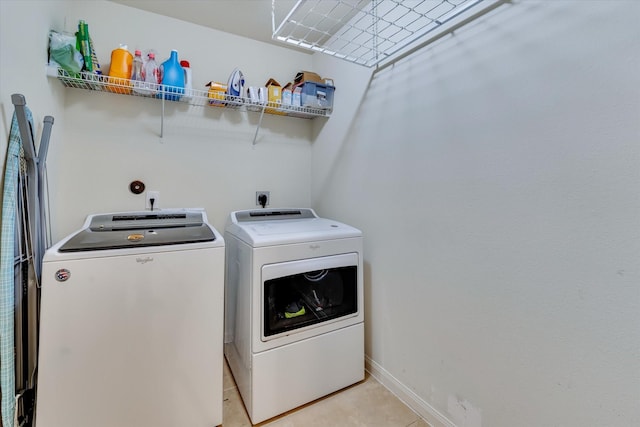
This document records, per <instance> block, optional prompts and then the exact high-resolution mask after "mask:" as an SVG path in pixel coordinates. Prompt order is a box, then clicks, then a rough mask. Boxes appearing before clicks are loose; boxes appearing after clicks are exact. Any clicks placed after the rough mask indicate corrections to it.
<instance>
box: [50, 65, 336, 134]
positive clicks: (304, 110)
mask: <svg viewBox="0 0 640 427" xmlns="http://www.w3.org/2000/svg"><path fill="white" fill-rule="evenodd" d="M47 73H48V75H50V76H53V77H56V78H57V79H58V80H59V81H60V82H61V83H62V85H63V86H65V87H69V88H76V89H84V90H89V91H98V92H110V93H116V94H121V95H126V96H137V97H145V98H151V99H157V100H158V101H159V102H161V103H162V117H161V125H160V137H162V136H163V133H164V106H165V103H166V102H171V103H183V104H188V105H193V106H197V107H204V106H211V107H213V108H226V109H233V110H240V111H250V112H256V113H259V114H260V120H259V122H258V127H257V129H256V133H255V136H254V139H253V143H254V144H255V143H256V139H257V135H258V131H259V129H260V126H261V124H262V117H263V115H264V114H265V113H266V114H274V115H280V116H289V117H297V118H302V119H313V118H316V117H329V116H330V115H331V111H332V110H331V109H321V108H313V107H301V106H295V105H282V104H280V103H275V102H266V103H260V102H255V101H252V100H251V99H250V98H247V97H242V96H232V95H227V94H224V93H213V94H210V93H209V91H205V90H198V89H189V90H188V91H187V92H186V93H185V89H183V88H177V87H174V86H167V85H164V86H163V85H159V84H154V83H146V82H133V81H131V80H129V79H123V78H115V77H109V76H104V75H98V74H92V73H78V74H76V75H73V76H72V75H70V74H68V73H67V72H66V71H65V70H63V69H61V68H57V67H56V68H53V69H52V68H51V67H48V68H47Z"/></svg>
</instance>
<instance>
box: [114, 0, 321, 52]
mask: <svg viewBox="0 0 640 427" xmlns="http://www.w3.org/2000/svg"><path fill="white" fill-rule="evenodd" d="M111 1H113V2H114V3H120V4H123V5H126V6H131V7H135V8H136V9H141V10H145V11H147V12H153V13H157V14H159V15H164V16H169V17H172V18H176V19H180V20H182V21H186V22H191V23H193V24H198V25H202V26H205V27H209V28H213V29H216V30H220V31H224V32H227V33H231V34H236V35H238V36H243V37H248V38H250V39H253V40H258V41H262V42H266V43H271V44H276V45H278V46H286V45H285V44H283V43H282V42H278V41H274V40H272V38H271V34H272V26H271V0H181V1H179V0H154V1H150V0H111ZM295 4H296V0H276V1H275V12H276V20H277V23H279V22H280V21H282V19H284V17H285V16H286V14H287V13H288V12H289V10H291V9H292V8H293V6H294V5H295ZM288 47H291V46H288ZM299 50H300V51H303V52H306V53H308V52H309V51H308V50H301V49H299Z"/></svg>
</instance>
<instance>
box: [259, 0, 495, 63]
mask: <svg viewBox="0 0 640 427" xmlns="http://www.w3.org/2000/svg"><path fill="white" fill-rule="evenodd" d="M275 1H276V0H272V25H273V39H275V40H279V41H282V42H285V43H289V44H292V45H295V46H297V47H301V48H306V49H310V50H312V51H316V52H322V53H326V54H329V55H333V56H335V57H338V58H341V59H344V60H347V61H350V62H354V63H357V64H361V65H365V66H368V67H371V66H374V65H377V64H379V63H380V62H382V61H385V60H387V59H389V58H391V57H392V56H393V55H394V54H396V53H398V52H400V51H401V50H403V49H404V48H406V47H409V46H410V45H412V44H413V43H414V42H416V41H417V40H418V39H420V38H422V37H424V36H425V35H427V34H428V33H430V32H432V31H434V30H436V29H438V28H439V27H441V26H442V25H443V24H445V23H447V22H449V21H451V20H452V19H454V18H456V17H459V16H460V15H461V14H462V13H464V12H467V11H468V10H469V9H471V8H472V7H474V6H476V5H478V4H479V3H481V2H482V1H483V0H298V2H297V3H296V4H295V6H294V7H293V8H292V9H291V10H290V11H289V13H288V14H287V15H286V17H285V18H284V19H283V21H282V22H281V23H280V24H279V25H278V26H277V27H276V10H275Z"/></svg>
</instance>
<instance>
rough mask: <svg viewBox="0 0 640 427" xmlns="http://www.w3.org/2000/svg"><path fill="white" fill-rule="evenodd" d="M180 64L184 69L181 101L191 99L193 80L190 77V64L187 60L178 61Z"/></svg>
mask: <svg viewBox="0 0 640 427" xmlns="http://www.w3.org/2000/svg"><path fill="white" fill-rule="evenodd" d="M180 65H181V66H182V69H183V70H184V96H183V97H182V100H183V101H187V102H188V101H189V100H191V96H192V95H193V80H192V77H191V65H190V64H189V61H180Z"/></svg>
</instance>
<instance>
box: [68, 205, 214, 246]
mask: <svg viewBox="0 0 640 427" xmlns="http://www.w3.org/2000/svg"><path fill="white" fill-rule="evenodd" d="M215 239H216V236H215V233H214V232H213V230H212V229H211V226H209V224H207V223H206V217H205V216H204V213H203V212H199V211H166V212H165V211H159V212H157V213H154V212H124V213H116V214H99V215H90V216H89V217H88V219H87V222H86V223H85V227H84V228H83V229H82V230H81V231H79V232H78V233H76V234H75V235H74V236H72V237H71V238H70V239H69V240H68V241H66V242H65V243H64V244H63V245H62V246H61V247H60V248H59V249H58V250H59V251H60V252H81V251H97V250H104V249H122V248H131V247H140V246H161V245H176V244H185V243H199V242H211V241H214V240H215Z"/></svg>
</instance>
